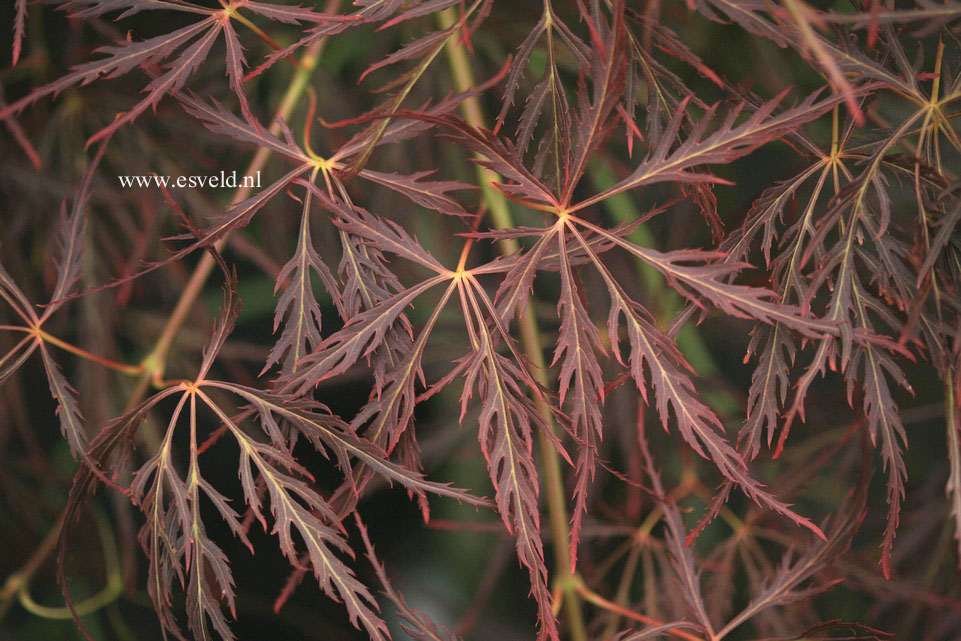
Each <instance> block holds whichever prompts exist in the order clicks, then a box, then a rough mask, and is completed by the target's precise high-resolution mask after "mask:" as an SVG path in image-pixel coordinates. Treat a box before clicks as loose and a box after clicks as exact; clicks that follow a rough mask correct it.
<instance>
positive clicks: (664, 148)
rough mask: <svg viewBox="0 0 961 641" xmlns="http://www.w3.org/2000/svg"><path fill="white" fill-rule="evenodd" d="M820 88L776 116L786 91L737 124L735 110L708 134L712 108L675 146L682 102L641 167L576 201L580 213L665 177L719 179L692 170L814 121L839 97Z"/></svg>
mask: <svg viewBox="0 0 961 641" xmlns="http://www.w3.org/2000/svg"><path fill="white" fill-rule="evenodd" d="M819 93H820V92H818V93H815V94H812V95H810V96H808V97H807V98H806V99H805V100H804V101H802V102H801V104H799V105H797V106H796V107H792V108H790V109H787V110H785V111H782V112H781V113H779V114H777V115H772V114H773V113H774V110H775V109H777V106H778V105H779V104H780V103H781V101H782V100H783V99H784V96H785V95H786V92H782V93H781V94H780V95H778V96H777V97H775V98H774V99H772V100H770V101H769V102H767V103H765V104H764V105H762V106H761V107H760V108H758V109H756V110H755V111H754V112H753V113H751V115H750V116H749V117H748V118H747V120H745V121H744V122H742V123H741V124H735V122H736V121H737V118H738V116H739V115H740V113H741V111H742V109H743V105H741V106H739V107H737V108H735V109H733V110H731V111H730V112H729V113H728V114H727V116H726V117H725V118H724V120H723V121H722V122H721V124H720V125H719V126H718V127H717V128H716V129H715V131H714V132H713V133H711V134H708V133H707V128H708V126H709V124H710V121H711V120H712V119H713V116H714V113H715V109H714V108H712V109H710V110H709V111H708V113H707V114H706V115H705V116H704V117H703V118H701V120H700V121H699V122H698V123H697V126H696V127H695V128H694V129H693V131H692V132H691V133H690V134H689V135H688V137H687V138H686V139H685V140H684V142H682V143H681V144H680V146H678V147H677V148H674V149H672V147H673V143H674V136H675V135H676V133H677V131H678V129H679V127H680V125H681V117H682V115H683V113H684V111H683V105H682V106H681V107H680V108H679V109H678V110H677V112H676V113H675V115H674V117H673V119H672V121H671V124H670V125H669V128H668V130H667V132H665V133H664V134H662V136H661V140H660V142H659V144H658V146H657V147H656V148H654V149H653V150H652V151H651V154H650V156H649V157H648V158H647V159H646V160H644V161H643V162H642V163H641V164H640V165H638V166H637V167H636V168H635V169H634V171H633V172H631V174H630V176H628V177H627V178H625V179H624V180H622V181H621V182H619V183H617V184H616V185H614V186H613V187H611V188H610V189H607V190H605V191H603V192H601V193H599V194H597V195H596V196H591V197H590V198H587V199H585V200H583V201H581V202H579V203H576V204H575V205H573V206H572V207H571V208H570V210H571V211H576V210H578V209H582V208H584V207H588V206H590V205H593V204H595V203H598V202H601V201H602V200H605V199H607V198H610V197H611V196H613V195H615V194H618V193H621V192H623V191H626V190H628V189H634V188H636V187H640V186H642V185H650V184H654V183H659V182H665V181H679V182H693V183H697V182H716V181H717V180H718V179H717V178H714V177H713V176H710V175H707V174H699V173H692V171H691V170H692V169H694V168H695V167H699V166H704V165H710V164H715V163H726V162H731V161H732V160H735V159H737V158H740V157H742V156H745V155H747V154H749V153H751V152H752V151H754V150H755V149H757V148H758V147H760V146H761V145H763V144H764V143H766V142H769V141H771V140H773V139H775V138H778V137H780V136H783V135H784V134H786V133H788V132H790V131H792V130H793V129H796V128H797V127H799V126H800V125H802V124H804V123H806V122H809V121H811V120H814V119H815V118H817V117H819V116H820V115H822V114H824V113H825V112H827V111H828V110H829V109H831V107H833V106H834V105H835V104H837V102H838V100H839V98H838V97H837V96H833V97H830V98H825V99H823V100H820V101H819V100H817V98H818V95H819Z"/></svg>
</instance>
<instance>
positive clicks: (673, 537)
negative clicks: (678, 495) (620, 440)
mask: <svg viewBox="0 0 961 641" xmlns="http://www.w3.org/2000/svg"><path fill="white" fill-rule="evenodd" d="M637 440H638V443H639V445H640V449H641V455H642V456H643V458H644V465H645V467H646V468H647V473H648V476H650V478H651V486H652V488H653V490H654V493H655V499H656V500H657V503H658V505H659V507H660V508H661V511H662V512H663V513H664V520H665V523H666V525H667V531H668V538H667V545H668V549H669V550H670V554H671V562H672V563H673V565H674V569H675V572H676V573H677V576H678V579H679V580H680V583H681V589H682V591H683V594H684V599H685V601H686V602H687V606H688V608H689V610H690V612H691V613H692V614H693V615H694V618H695V619H697V621H698V623H700V625H701V626H702V627H703V628H704V630H705V632H706V633H707V636H708V637H709V638H710V637H713V636H714V626H713V625H711V620H710V619H709V618H708V616H707V609H706V608H705V606H704V597H703V596H702V594H701V581H700V577H699V576H698V574H697V571H696V570H695V568H694V554H693V553H692V552H691V550H690V548H688V547H687V546H685V545H684V538H685V537H684V522H683V521H682V520H681V514H680V512H679V511H678V509H677V506H676V505H675V504H674V503H673V502H671V501H669V500H668V499H667V498H666V497H665V495H664V486H663V484H662V483H661V478H660V472H658V470H657V469H655V467H654V460H653V459H652V458H651V452H650V449H649V447H648V445H647V437H646V436H645V435H644V433H643V431H639V433H638V435H637Z"/></svg>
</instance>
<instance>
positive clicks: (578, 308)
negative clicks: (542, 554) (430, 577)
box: [554, 224, 604, 567]
mask: <svg viewBox="0 0 961 641" xmlns="http://www.w3.org/2000/svg"><path fill="white" fill-rule="evenodd" d="M565 228H566V225H565V224H561V225H559V231H558V233H557V241H558V255H559V257H560V263H561V296H560V299H559V300H558V303H557V309H558V314H559V316H560V318H561V327H560V332H559V333H558V335H557V349H556V350H555V351H554V363H557V362H558V361H561V369H560V377H559V380H558V394H559V395H560V401H561V403H563V402H564V401H565V399H567V398H569V404H570V407H571V409H570V411H569V415H570V423H571V427H570V429H571V434H572V435H573V437H574V439H575V440H576V441H577V442H578V454H577V481H576V484H575V489H574V514H573V518H572V527H571V566H572V567H573V566H574V564H575V561H576V559H577V543H578V540H579V539H580V530H581V521H582V519H583V516H584V513H585V512H586V511H587V490H588V487H589V485H590V483H591V481H592V480H593V478H594V464H595V457H596V456H597V441H598V440H600V439H601V438H602V436H603V427H602V420H601V408H600V405H599V403H598V399H602V400H603V398H604V376H603V373H602V372H601V366H600V364H599V363H598V361H597V356H596V354H595V350H600V351H601V352H603V347H602V346H601V341H600V337H599V336H598V334H597V328H596V327H595V326H594V323H593V321H592V320H591V318H590V316H589V315H588V313H587V309H586V308H585V307H584V304H583V303H582V302H581V299H580V295H579V293H578V291H577V289H576V286H575V284H574V274H573V272H572V271H571V266H570V263H568V261H567V251H566V249H567V247H566V242H565Z"/></svg>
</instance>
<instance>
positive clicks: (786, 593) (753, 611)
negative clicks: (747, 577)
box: [718, 476, 869, 637]
mask: <svg viewBox="0 0 961 641" xmlns="http://www.w3.org/2000/svg"><path fill="white" fill-rule="evenodd" d="M868 480H869V479H868V478H866V476H862V478H861V479H860V480H859V482H858V487H857V488H855V490H854V492H853V495H852V496H849V497H848V500H847V502H846V505H845V506H844V507H845V508H846V512H844V513H841V514H838V515H836V516H835V517H834V523H833V524H832V525H833V527H831V528H830V529H828V530H827V531H828V534H829V535H830V536H829V537H828V538H827V539H826V540H824V541H819V542H817V543H815V544H814V545H813V546H812V547H811V548H809V549H808V550H807V551H806V552H805V553H804V554H802V555H800V556H799V557H797V558H794V555H793V552H792V551H788V552H787V553H786V554H785V555H784V558H783V559H782V561H781V564H780V566H779V567H778V568H777V572H776V574H775V575H774V576H773V577H770V578H769V579H768V580H767V581H766V583H765V585H764V587H763V590H762V591H761V593H760V594H758V595H757V596H755V597H754V599H753V600H752V601H751V602H750V603H749V604H748V605H747V606H746V607H745V608H744V609H743V610H742V611H741V612H740V613H738V614H737V615H736V616H734V617H733V618H732V619H731V620H730V621H728V623H727V624H725V626H724V628H723V629H722V630H721V631H720V632H718V635H719V636H722V637H723V636H725V635H726V634H728V633H730V632H731V631H733V630H735V629H737V628H738V627H739V626H740V625H742V624H743V623H744V622H746V621H749V620H750V619H751V618H753V617H755V616H757V615H758V614H759V613H760V612H763V611H764V610H765V609H767V608H771V607H775V606H778V605H785V604H789V603H793V602H795V601H797V600H798V599H804V598H808V597H811V596H813V595H815V594H818V593H819V592H823V591H824V590H826V589H828V588H830V587H831V586H832V585H833V584H834V583H836V581H831V580H827V581H825V582H822V583H820V584H818V583H814V582H812V584H810V585H808V586H807V587H804V584H805V582H807V581H809V580H811V579H813V578H814V577H815V576H816V575H817V573H818V572H819V571H821V570H823V569H824V568H825V567H827V566H829V565H830V564H831V563H832V562H834V561H835V560H836V559H837V558H838V557H839V556H841V555H842V554H844V553H845V552H846V551H847V549H848V547H849V546H850V545H851V539H852V537H853V536H854V535H855V534H856V533H857V530H858V528H859V527H860V525H861V521H862V520H863V519H864V514H865V509H866V508H865V501H866V488H867V483H868Z"/></svg>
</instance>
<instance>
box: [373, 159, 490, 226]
mask: <svg viewBox="0 0 961 641" xmlns="http://www.w3.org/2000/svg"><path fill="white" fill-rule="evenodd" d="M432 173H434V172H433V171H419V172H417V173H416V174H412V175H410V176H403V175H400V174H388V173H383V172H379V171H372V170H370V169H364V170H362V171H361V172H360V174H359V175H360V176H361V177H363V178H367V179H368V180H370V181H372V182H375V183H377V184H379V185H384V186H385V187H388V188H390V189H393V190H394V191H396V192H398V193H401V194H403V195H405V196H407V197H408V198H410V199H411V200H412V201H414V202H415V203H417V204H418V205H420V206H422V207H427V208H428V209H433V210H435V211H439V212H440V213H442V214H448V215H451V216H466V215H467V214H466V212H464V208H463V207H462V206H461V205H460V203H458V202H457V201H456V200H454V199H453V198H451V197H450V196H448V195H447V192H449V191H454V190H457V189H470V188H471V185H466V184H464V183H459V182H456V181H452V180H447V181H439V180H421V179H422V178H424V177H426V176H429V175H430V174H432Z"/></svg>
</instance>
